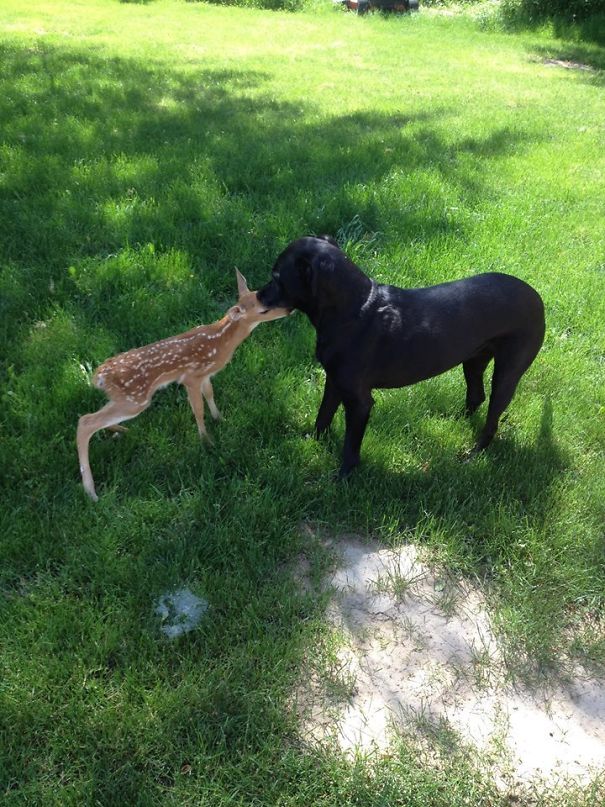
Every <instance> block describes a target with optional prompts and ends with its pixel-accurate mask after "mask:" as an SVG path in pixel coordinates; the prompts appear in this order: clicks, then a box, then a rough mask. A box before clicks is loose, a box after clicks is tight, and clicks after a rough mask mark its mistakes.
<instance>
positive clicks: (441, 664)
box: [297, 538, 605, 786]
mask: <svg viewBox="0 0 605 807" xmlns="http://www.w3.org/2000/svg"><path fill="white" fill-rule="evenodd" d="M334 548H335V549H336V550H337V551H338V553H339V554H340V555H341V557H342V562H341V564H340V566H339V568H338V569H337V571H336V572H335V573H334V575H333V576H332V578H331V579H330V580H329V584H330V586H331V587H332V589H333V591H334V597H333V599H332V602H331V604H330V607H329V609H328V614H329V619H330V620H331V622H332V624H333V625H334V627H335V630H336V631H337V632H338V633H339V634H340V636H341V637H342V641H341V643H340V647H339V649H338V651H337V658H336V659H335V660H334V664H333V665H332V668H333V672H332V673H331V674H328V675H326V671H325V670H324V671H323V672H321V671H318V673H317V674H316V675H315V676H312V678H311V681H310V683H309V682H307V683H305V684H304V685H303V686H302V687H301V689H300V691H299V692H298V693H297V707H298V709H299V713H300V715H301V718H302V721H301V722H302V726H303V733H304V735H305V737H306V739H307V740H309V741H311V742H313V741H319V742H320V741H325V740H326V739H328V738H330V739H332V740H334V741H336V742H337V743H338V745H339V747H340V748H341V749H342V750H344V751H347V752H352V751H362V752H367V751H370V750H379V751H380V750H385V749H386V748H388V746H389V744H390V742H391V741H392V739H393V736H394V735H396V734H397V733H400V732H403V733H405V734H406V735H407V736H409V735H410V732H411V733H412V735H416V736H418V737H421V736H422V735H424V736H426V734H427V730H430V732H432V733H433V735H435V732H439V731H443V730H445V729H446V730H447V731H448V734H449V736H451V735H452V732H453V733H454V736H455V737H456V739H457V742H458V743H459V744H460V746H461V747H468V748H471V749H474V748H476V749H478V750H479V751H481V752H482V753H485V754H486V755H487V754H489V757H490V760H491V762H490V764H491V770H492V771H493V773H494V775H495V777H496V780H497V781H498V782H499V783H500V784H502V785H504V786H510V785H512V784H513V783H532V784H535V783H536V782H539V781H543V782H545V783H547V784H548V785H553V784H556V783H557V782H558V781H561V780H566V779H569V778H573V779H575V780H576V781H578V782H580V783H583V782H586V781H588V780H590V779H591V778H592V777H593V776H594V774H595V773H598V772H601V771H604V770H605V687H604V686H603V684H602V683H601V682H599V681H591V680H587V679H582V678H581V677H579V676H578V677H575V678H574V680H572V681H570V683H569V684H568V685H562V684H560V685H557V686H556V687H553V688H551V689H549V690H548V691H543V692H540V693H537V692H535V691H531V690H530V689H528V688H523V687H518V686H517V687H516V688H513V686H512V685H511V684H510V683H508V681H507V675H506V668H505V664H504V661H503V657H502V653H501V650H500V648H499V646H498V642H497V640H496V638H495V635H494V631H493V629H492V626H491V622H490V618H489V614H488V611H487V608H486V605H485V600H484V598H483V596H482V595H481V593H480V591H478V590H477V589H474V588H472V587H471V586H470V585H468V584H466V585H460V584H459V583H456V582H454V581H452V580H451V579H448V578H447V577H446V576H444V575H443V574H441V573H440V572H439V571H438V570H435V569H434V568H431V567H429V565H428V564H427V563H426V562H424V561H423V560H422V558H421V554H420V552H419V550H418V549H417V548H416V547H415V546H405V547H403V548H401V549H399V550H396V551H394V550H390V549H385V548H380V547H379V546H377V545H376V544H372V545H368V544H365V543H362V542H360V541H359V540H358V539H356V538H347V539H343V540H342V541H340V542H338V544H335V545H334ZM334 671H336V672H335V673H334ZM430 732H429V733H430Z"/></svg>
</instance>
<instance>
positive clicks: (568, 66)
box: [543, 59, 594, 73]
mask: <svg viewBox="0 0 605 807" xmlns="http://www.w3.org/2000/svg"><path fill="white" fill-rule="evenodd" d="M543 64H545V65H546V66H547V67H563V68H564V69H565V70H586V71H587V72H589V73H594V68H593V67H591V66H590V65H588V64H582V62H570V61H569V60H567V59H544V62H543Z"/></svg>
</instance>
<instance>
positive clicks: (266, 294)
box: [256, 281, 280, 309]
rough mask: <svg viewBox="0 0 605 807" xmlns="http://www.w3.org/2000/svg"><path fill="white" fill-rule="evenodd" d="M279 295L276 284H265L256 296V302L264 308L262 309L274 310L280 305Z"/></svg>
mask: <svg viewBox="0 0 605 807" xmlns="http://www.w3.org/2000/svg"><path fill="white" fill-rule="evenodd" d="M279 298H280V294H279V289H278V288H277V284H276V283H274V282H273V281H271V282H270V283H267V285H266V286H263V288H262V289H260V290H259V291H258V292H257V294H256V299H257V300H258V302H259V303H260V304H261V305H262V306H264V308H267V309H268V308H276V307H278V306H279V305H280V299H279Z"/></svg>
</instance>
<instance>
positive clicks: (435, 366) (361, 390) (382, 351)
mask: <svg viewBox="0 0 605 807" xmlns="http://www.w3.org/2000/svg"><path fill="white" fill-rule="evenodd" d="M257 294H258V299H259V302H260V303H261V304H262V305H265V306H267V307H269V308H271V307H277V306H279V307H286V308H290V309H294V308H298V309H300V310H301V311H303V312H304V313H305V314H306V315H307V316H308V317H309V319H310V320H311V322H312V324H313V325H314V327H315V330H316V331H317V350H316V355H317V358H318V360H319V361H320V362H321V364H322V365H323V367H324V369H325V371H326V386H325V391H324V396H323V400H322V402H321V406H320V407H319V412H318V415H317V421H316V423H315V430H316V433H317V435H318V436H319V435H321V434H322V432H324V431H325V430H326V429H327V428H328V427H329V426H330V423H331V422H332V419H333V417H334V414H335V412H336V410H337V409H338V406H339V405H340V404H341V403H342V404H343V405H344V409H345V422H346V433H345V442H344V451H343V456H342V465H341V468H340V476H341V477H345V476H347V475H348V474H349V473H350V472H351V471H352V470H353V468H354V467H355V466H356V465H358V464H359V450H360V447H361V441H362V439H363V435H364V432H365V429H366V425H367V422H368V418H369V416H370V409H371V408H372V405H373V403H374V402H373V400H372V395H371V390H372V389H374V388H386V387H404V386H407V385H408V384H415V383H416V382H417V381H423V380H424V379H425V378H431V377H432V376H435V375H439V373H443V372H445V371H446V370H450V369H451V368H452V367H455V366H456V365H457V364H462V367H463V369H464V378H465V379H466V413H467V414H469V415H470V414H471V413H473V412H474V411H475V410H476V409H477V407H478V406H479V405H480V404H481V403H482V402H483V401H484V400H485V392H484V389H483V374H484V372H485V368H486V367H487V364H488V363H489V361H490V359H494V373H493V378H492V389H491V396H490V401H489V409H488V412H487V420H486V423H485V427H484V429H483V431H482V432H481V434H480V436H479V439H478V441H477V445H476V446H475V449H474V451H481V450H482V449H484V448H486V447H487V446H488V445H489V443H490V442H491V440H492V438H493V436H494V434H495V433H496V430H497V428H498V420H499V418H500V416H501V415H502V413H503V412H504V410H505V409H506V407H507V406H508V404H509V403H510V400H511V398H512V397H513V394H514V392H515V388H516V387H517V384H518V383H519V379H520V378H521V376H522V375H523V373H524V372H525V371H526V370H527V368H528V367H529V366H530V364H531V363H532V361H533V360H534V358H535V357H536V354H537V353H538V351H539V350H540V347H541V345H542V341H543V339H544V306H543V304H542V300H541V298H540V296H539V295H538V293H537V292H536V291H535V290H534V289H533V288H532V287H531V286H528V285H527V283H525V282H523V281H522V280H519V279H518V278H516V277H512V276H511V275H503V274H498V273H495V272H494V273H492V272H490V273H489V274H482V275H476V276H474V277H469V278H466V279H465V280H457V281H454V282H452V283H442V284H441V285H439V286H430V287H428V288H424V289H400V288H398V287H397V286H383V285H379V284H377V283H374V281H373V280H371V279H370V278H369V277H367V276H366V275H365V274H364V273H363V272H362V271H361V269H359V268H358V267H357V266H356V265H355V264H354V263H353V262H352V261H351V260H349V258H347V256H346V255H345V254H344V253H343V252H342V251H341V250H340V249H339V248H338V246H337V244H336V242H335V241H333V240H332V239H331V238H328V237H326V236H322V237H321V238H300V239H299V240H298V241H293V242H292V243H291V244H290V245H289V246H288V247H287V248H286V249H285V250H284V251H283V252H282V253H281V255H280V256H279V257H278V259H277V261H276V262H275V265H274V267H273V280H271V282H270V283H268V284H267V285H266V286H264V287H263V288H262V289H260V291H259V292H258V293H257Z"/></svg>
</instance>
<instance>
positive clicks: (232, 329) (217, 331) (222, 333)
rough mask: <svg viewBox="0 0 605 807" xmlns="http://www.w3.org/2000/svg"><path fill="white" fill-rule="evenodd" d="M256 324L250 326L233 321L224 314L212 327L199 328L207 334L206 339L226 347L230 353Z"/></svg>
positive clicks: (247, 323)
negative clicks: (213, 340)
mask: <svg viewBox="0 0 605 807" xmlns="http://www.w3.org/2000/svg"><path fill="white" fill-rule="evenodd" d="M256 324H257V323H253V324H250V323H249V322H246V321H245V320H244V319H237V320H233V319H231V317H230V316H229V315H228V314H226V315H225V316H224V317H222V318H221V319H219V320H217V321H216V322H213V323H212V325H205V326H201V327H200V331H201V330H202V329H203V330H204V332H205V333H206V334H208V338H210V339H215V340H216V341H217V343H218V344H220V345H224V346H226V347H228V349H229V351H230V352H232V351H233V350H235V348H236V347H238V345H240V344H241V343H242V342H243V341H244V339H245V338H246V337H247V336H248V334H249V333H250V331H251V330H252V329H253V328H254V325H256ZM208 332H210V333H208ZM218 344H217V346H218Z"/></svg>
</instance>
